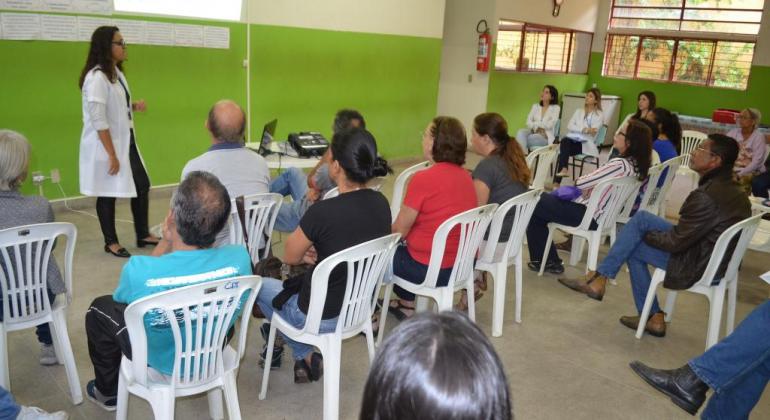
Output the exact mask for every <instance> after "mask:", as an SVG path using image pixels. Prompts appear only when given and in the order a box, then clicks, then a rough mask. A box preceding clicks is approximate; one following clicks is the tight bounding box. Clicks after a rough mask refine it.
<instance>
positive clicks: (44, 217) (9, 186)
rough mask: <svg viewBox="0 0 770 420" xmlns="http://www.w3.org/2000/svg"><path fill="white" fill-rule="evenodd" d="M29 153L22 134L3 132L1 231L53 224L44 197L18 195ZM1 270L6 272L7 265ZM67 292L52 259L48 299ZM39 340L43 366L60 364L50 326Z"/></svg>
mask: <svg viewBox="0 0 770 420" xmlns="http://www.w3.org/2000/svg"><path fill="white" fill-rule="evenodd" d="M29 152H30V147H29V142H28V141H27V139H26V138H25V137H24V136H23V135H21V134H19V133H17V132H15V131H11V130H0V230H2V229H9V228H13V227H17V226H24V225H31V224H36V223H48V222H53V221H54V218H53V209H52V208H51V204H50V203H49V202H48V201H47V200H46V199H45V198H43V197H40V196H36V195H33V196H24V195H22V194H21V192H19V187H21V184H22V183H23V182H24V180H25V179H26V178H27V168H28V167H29ZM2 264H3V262H2V261H0V265H2ZM0 268H2V270H3V271H5V267H4V266H2V267H0ZM64 292H65V287H64V281H63V280H62V276H61V273H60V272H59V267H58V266H57V265H56V261H54V259H53V258H51V259H50V260H49V263H48V298H49V299H50V300H51V304H53V301H54V298H55V297H56V295H57V294H59V293H64ZM2 303H3V296H0V308H2ZM2 317H3V311H2V310H1V309H0V320H2ZM37 339H38V341H39V342H40V344H41V350H40V364H41V365H44V366H49V365H55V364H57V363H58V360H57V359H56V353H55V352H54V348H53V340H52V338H51V330H50V328H49V326H48V324H41V325H38V326H37Z"/></svg>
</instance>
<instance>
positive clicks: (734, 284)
mask: <svg viewBox="0 0 770 420" xmlns="http://www.w3.org/2000/svg"><path fill="white" fill-rule="evenodd" d="M737 297H738V279H737V278H736V279H733V280H732V281H731V282H730V283H728V285H727V325H726V326H725V336H728V335H730V334H732V333H733V330H734V329H735V301H736V299H737Z"/></svg>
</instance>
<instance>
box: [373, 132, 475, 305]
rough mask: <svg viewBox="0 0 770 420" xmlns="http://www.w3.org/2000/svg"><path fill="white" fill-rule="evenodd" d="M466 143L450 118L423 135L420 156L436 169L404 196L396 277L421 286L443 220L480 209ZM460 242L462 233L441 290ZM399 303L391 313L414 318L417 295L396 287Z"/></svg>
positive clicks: (450, 244) (447, 253) (447, 258)
mask: <svg viewBox="0 0 770 420" xmlns="http://www.w3.org/2000/svg"><path fill="white" fill-rule="evenodd" d="M467 147H468V142H467V139H466V136H465V128H464V127H463V125H462V123H460V121H458V120H457V119H456V118H452V117H436V118H434V119H433V121H431V122H430V124H428V127H426V129H425V132H424V133H423V135H422V151H423V155H424V156H425V158H427V159H428V160H430V161H431V162H433V163H434V164H433V165H432V166H431V167H429V168H428V169H426V170H424V171H420V172H418V173H416V174H415V175H414V176H413V177H412V179H411V181H410V182H409V186H408V187H407V190H406V196H405V197H404V203H403V204H402V205H401V210H400V211H399V213H398V216H397V217H396V220H395V222H393V232H398V233H400V234H401V237H402V238H405V239H406V245H400V246H399V247H398V248H397V249H396V254H395V256H394V257H393V273H394V274H395V275H397V276H398V277H400V278H402V279H404V280H407V281H410V282H413V283H415V284H419V283H422V282H423V281H424V280H425V275H426V273H427V271H428V263H429V262H430V254H431V249H432V245H433V235H434V234H435V233H436V230H437V229H438V227H439V226H440V225H441V223H443V222H444V221H445V220H447V219H449V218H450V217H452V216H455V215H457V214H459V213H462V212H464V211H466V210H470V209H472V208H474V207H476V204H477V202H476V191H475V190H474V187H473V179H472V178H471V175H470V173H469V172H468V171H467V170H465V169H464V168H463V167H462V165H463V164H464V163H465V151H466V149H467ZM459 241H460V234H459V230H453V231H452V232H450V234H449V237H448V238H447V244H446V248H445V250H444V258H443V260H442V262H441V270H440V271H439V277H438V282H437V285H438V286H445V285H446V284H447V283H448V282H449V275H450V273H451V272H452V265H453V264H454V261H455V256H456V255H457V246H458V243H459ZM394 291H395V292H396V295H398V297H399V299H394V300H392V301H391V302H390V304H389V305H390V306H389V308H388V311H389V312H390V313H392V314H393V315H394V316H395V317H396V318H398V319H399V320H402V319H404V318H407V317H409V316H412V315H413V314H414V298H415V296H414V294H412V293H409V292H407V291H406V290H404V289H402V288H400V287H398V286H396V287H395V288H394Z"/></svg>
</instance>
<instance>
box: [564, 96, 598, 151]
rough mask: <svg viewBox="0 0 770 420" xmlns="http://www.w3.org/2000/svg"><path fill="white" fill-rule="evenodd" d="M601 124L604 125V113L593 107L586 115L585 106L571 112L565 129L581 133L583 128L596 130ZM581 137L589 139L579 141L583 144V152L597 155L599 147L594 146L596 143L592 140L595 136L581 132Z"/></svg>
mask: <svg viewBox="0 0 770 420" xmlns="http://www.w3.org/2000/svg"><path fill="white" fill-rule="evenodd" d="M602 125H604V113H602V111H601V110H600V109H594V110H593V111H591V112H589V113H588V115H586V112H585V108H583V107H581V108H578V109H577V110H575V113H574V114H572V118H570V120H569V124H568V125H567V129H568V130H569V133H581V134H582V133H583V129H586V128H595V129H597V130H598V129H599V128H601V126H602ZM567 135H569V134H567ZM583 137H587V138H588V139H589V141H584V142H582V143H581V144H582V145H583V154H586V155H591V156H599V149H598V148H597V147H596V144H595V143H594V141H593V140H594V139H595V137H596V136H593V135H590V134H583Z"/></svg>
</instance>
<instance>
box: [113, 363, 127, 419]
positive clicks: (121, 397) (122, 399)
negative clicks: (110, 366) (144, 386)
mask: <svg viewBox="0 0 770 420" xmlns="http://www.w3.org/2000/svg"><path fill="white" fill-rule="evenodd" d="M128 399H129V394H128V387H127V386H126V380H125V378H123V374H122V373H121V374H120V375H119V376H118V407H117V412H115V420H126V419H127V418H128Z"/></svg>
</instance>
